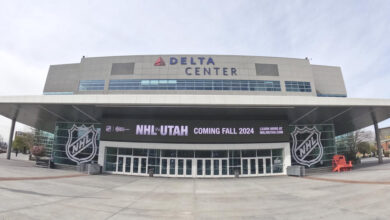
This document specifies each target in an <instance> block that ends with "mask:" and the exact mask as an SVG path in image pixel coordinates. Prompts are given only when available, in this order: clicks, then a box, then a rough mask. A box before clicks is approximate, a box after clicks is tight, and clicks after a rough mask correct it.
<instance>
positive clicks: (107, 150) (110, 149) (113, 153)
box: [106, 147, 117, 155]
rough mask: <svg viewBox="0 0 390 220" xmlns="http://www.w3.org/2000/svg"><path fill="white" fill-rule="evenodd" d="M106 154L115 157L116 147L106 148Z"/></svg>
mask: <svg viewBox="0 0 390 220" xmlns="http://www.w3.org/2000/svg"><path fill="white" fill-rule="evenodd" d="M106 154H112V155H116V154H117V148H116V147H107V148H106Z"/></svg>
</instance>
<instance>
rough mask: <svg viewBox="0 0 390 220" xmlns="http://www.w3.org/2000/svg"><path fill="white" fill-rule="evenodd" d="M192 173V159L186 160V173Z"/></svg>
mask: <svg viewBox="0 0 390 220" xmlns="http://www.w3.org/2000/svg"><path fill="white" fill-rule="evenodd" d="M191 174H192V160H186V175H191Z"/></svg>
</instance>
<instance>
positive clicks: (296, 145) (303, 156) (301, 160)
mask: <svg viewBox="0 0 390 220" xmlns="http://www.w3.org/2000/svg"><path fill="white" fill-rule="evenodd" d="M291 136H292V139H293V146H292V150H291V154H292V156H293V158H294V160H295V161H296V162H297V163H298V164H301V165H305V166H308V167H310V166H312V165H314V164H316V163H318V162H320V161H321V159H322V156H323V154H324V148H323V146H322V144H321V132H319V131H318V130H317V128H315V127H313V128H308V127H304V128H302V129H301V128H298V127H295V130H294V131H293V132H292V133H291Z"/></svg>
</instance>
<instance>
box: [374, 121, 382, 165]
mask: <svg viewBox="0 0 390 220" xmlns="http://www.w3.org/2000/svg"><path fill="white" fill-rule="evenodd" d="M374 129H375V140H376V147H377V148H378V163H379V164H381V163H383V151H382V145H381V138H380V136H379V129H378V122H376V121H374Z"/></svg>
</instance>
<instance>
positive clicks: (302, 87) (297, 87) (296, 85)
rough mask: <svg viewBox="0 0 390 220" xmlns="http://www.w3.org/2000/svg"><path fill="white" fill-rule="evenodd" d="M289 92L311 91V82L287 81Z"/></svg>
mask: <svg viewBox="0 0 390 220" xmlns="http://www.w3.org/2000/svg"><path fill="white" fill-rule="evenodd" d="M284 83H285V85H286V91H287V92H311V86H310V82H300V81H285V82H284Z"/></svg>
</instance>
